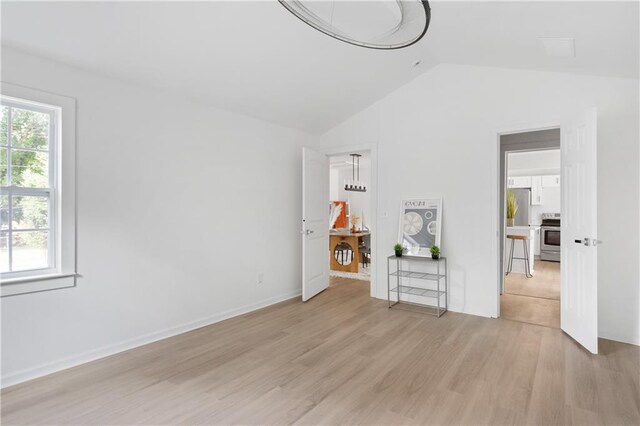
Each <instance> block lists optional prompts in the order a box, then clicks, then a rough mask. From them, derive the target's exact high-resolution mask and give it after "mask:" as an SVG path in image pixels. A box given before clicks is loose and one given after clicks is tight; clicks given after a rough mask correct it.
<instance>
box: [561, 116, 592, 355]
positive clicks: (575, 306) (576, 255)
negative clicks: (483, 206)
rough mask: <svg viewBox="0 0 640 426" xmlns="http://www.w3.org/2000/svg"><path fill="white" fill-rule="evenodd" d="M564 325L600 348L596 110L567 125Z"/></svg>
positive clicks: (564, 134) (573, 334)
mask: <svg viewBox="0 0 640 426" xmlns="http://www.w3.org/2000/svg"><path fill="white" fill-rule="evenodd" d="M561 149H562V175H561V179H560V183H561V187H562V215H561V218H562V219H561V238H562V240H561V246H560V251H561V273H562V284H561V289H560V290H561V291H560V299H561V308H560V310H561V317H560V318H561V328H562V330H564V331H565V332H566V333H567V334H569V335H570V336H571V337H573V338H574V339H575V340H576V341H578V343H580V344H581V345H583V346H584V347H585V348H587V349H588V350H589V351H591V352H592V353H598V278H597V277H598V248H597V243H596V242H597V231H598V229H597V164H596V158H597V157H596V150H597V114H596V110H595V108H594V109H592V110H589V111H588V112H587V113H585V114H583V116H581V117H579V118H576V119H575V120H573V121H572V122H568V123H566V124H564V125H563V126H562V143H561Z"/></svg>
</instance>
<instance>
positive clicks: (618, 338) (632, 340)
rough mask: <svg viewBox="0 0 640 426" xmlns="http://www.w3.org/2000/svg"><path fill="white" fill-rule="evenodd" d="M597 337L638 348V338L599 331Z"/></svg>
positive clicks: (639, 343)
mask: <svg viewBox="0 0 640 426" xmlns="http://www.w3.org/2000/svg"><path fill="white" fill-rule="evenodd" d="M598 337H600V338H601V339H607V340H614V341H616V342H621V343H628V344H630V345H636V346H640V336H635V337H634V336H629V335H625V334H624V333H620V332H619V331H613V332H611V331H606V330H600V332H599V333H598Z"/></svg>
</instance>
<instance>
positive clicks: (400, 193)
mask: <svg viewBox="0 0 640 426" xmlns="http://www.w3.org/2000/svg"><path fill="white" fill-rule="evenodd" d="M638 89H639V86H638V80H635V79H634V80H627V79H613V78H601V77H590V76H577V75H571V74H558V73H545V72H534V71H524V70H507V69H499V68H488V67H473V66H463V65H439V66H437V67H435V68H433V69H431V70H429V71H428V72H426V73H425V74H423V75H422V76H420V77H418V78H417V79H415V80H414V81H412V82H411V83H409V84H407V85H405V86H403V87H402V88H400V89H398V90H396V91H395V92H393V93H392V94H390V95H389V96H387V97H385V98H384V99H382V100H381V101H379V102H377V103H376V104H374V105H373V106H371V107H369V108H368V109H366V110H364V111H362V112H360V113H359V114H357V115H355V116H353V117H352V118H350V119H348V120H347V121H345V122H344V123H342V124H340V125H339V126H337V127H335V128H334V129H332V130H331V131H329V132H327V133H326V134H325V135H323V137H322V140H321V145H322V146H324V147H330V146H340V145H347V144H354V143H364V142H367V143H372V142H374V141H376V142H377V144H378V170H379V174H378V182H379V185H378V186H379V193H378V211H379V215H380V216H379V219H378V232H379V240H378V241H379V243H378V253H379V254H378V259H375V260H377V263H374V264H377V265H378V266H377V267H378V268H379V269H378V276H380V277H384V276H385V273H386V271H385V262H384V261H383V258H384V256H387V255H388V254H390V253H391V250H392V245H393V243H394V242H395V241H396V239H397V232H398V214H399V201H400V200H401V199H402V198H410V197H440V196H442V197H443V199H444V206H443V224H442V226H443V240H442V249H443V254H444V255H445V256H447V257H448V258H449V259H450V275H451V282H450V283H451V289H450V290H451V298H450V302H451V307H452V309H453V310H458V311H462V312H467V313H471V314H477V315H483V316H493V315H495V314H496V312H497V302H498V300H497V296H496V285H497V284H496V283H497V281H498V267H497V259H498V256H499V255H498V244H497V243H498V241H497V238H496V235H497V230H498V228H497V226H498V225H497V217H498V212H497V204H498V203H497V198H498V195H497V193H498V185H497V179H498V177H497V175H498V173H497V168H498V163H497V160H498V146H497V133H498V132H499V131H503V130H507V129H514V128H517V127H523V126H526V125H527V124H536V123H542V122H545V123H556V124H558V123H559V122H560V120H562V119H563V118H567V117H571V116H573V115H575V114H577V113H579V112H581V111H582V110H584V109H586V108H588V107H591V106H596V107H597V108H598V113H599V116H598V117H599V118H598V139H599V141H598V143H599V148H598V155H599V157H598V168H599V170H598V172H599V173H598V191H599V208H598V226H599V234H600V235H599V238H600V239H602V240H603V241H604V242H605V243H604V244H603V245H602V246H601V247H600V248H599V252H598V278H599V328H600V335H601V336H603V337H608V338H612V339H616V340H621V341H627V342H634V343H636V344H640V313H639V308H638V305H639V294H640V284H639V283H640V281H639V269H638V263H637V259H638V258H639V246H638V240H639V236H640V232H639V226H638V216H639V211H638V204H639V203H638V198H639V197H638V194H639V191H638V185H639V183H640V177H639V170H638V168H639V167H638V166H639V163H638V158H639V157H638V154H639V153H638V146H639V142H638V140H639V135H638V124H639V123H638V116H639V107H638ZM378 287H379V288H380V289H382V287H383V286H378ZM378 296H379V297H381V298H383V297H385V295H384V294H382V291H381V292H380V293H379V294H378Z"/></svg>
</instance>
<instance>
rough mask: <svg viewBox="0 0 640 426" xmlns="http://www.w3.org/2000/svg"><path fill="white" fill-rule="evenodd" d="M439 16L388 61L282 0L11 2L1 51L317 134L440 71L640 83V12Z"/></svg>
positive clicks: (532, 6)
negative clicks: (476, 68)
mask: <svg viewBox="0 0 640 426" xmlns="http://www.w3.org/2000/svg"><path fill="white" fill-rule="evenodd" d="M431 9H432V19H431V26H430V28H429V31H428V32H427V34H426V35H425V37H424V38H423V39H422V40H421V41H420V42H418V43H417V44H415V45H413V46H411V47H408V48H405V49H400V50H395V51H380V50H371V49H365V48H361V47H355V46H351V45H348V44H346V43H342V42H339V41H337V40H334V39H332V38H330V37H328V36H326V35H324V34H322V33H320V32H318V31H316V30H314V29H312V28H310V27H309V26H308V25H306V24H304V23H303V22H301V21H299V20H297V19H296V18H295V17H294V16H293V15H292V14H291V13H289V12H288V11H287V10H285V9H284V8H283V7H282V6H281V5H280V4H278V3H277V2H276V1H267V2H264V1H263V2H99V3H98V2H68V3H55V2H44V3H34V2H2V10H1V11H2V43H3V45H6V46H10V47H14V48H17V49H21V50H24V51H27V52H30V53H35V54H39V55H42V56H45V57H49V58H52V59H55V60H59V61H62V62H66V63H69V64H72V65H74V66H77V67H81V68H84V69H87V70H91V71H95V72H99V73H102V74H106V75H109V76H113V77H117V78H120V79H123V80H128V81H131V82H134V83H139V84H143V85H146V86H150V87H154V88H162V89H165V90H170V91H175V92H179V93H181V94H183V95H186V96H188V97H191V98H195V99H198V100H200V101H204V102H207V103H209V104H211V105H214V106H218V107H221V108H225V109H229V110H232V111H236V112H239V113H242V114H247V115H250V116H254V117H257V118H261V119H264V120H268V121H271V122H274V123H278V124H281V125H284V126H288V127H292V128H299V129H302V130H306V131H309V132H314V133H322V132H324V131H326V130H328V129H330V128H331V127H333V126H335V125H336V124H338V123H340V122H341V121H343V120H345V119H346V118H348V117H349V116H351V115H353V114H355V113H356V112H358V111H360V110H362V109H363V108H365V107H367V106H369V105H371V104H372V103H374V102H375V101H376V100H378V99H380V98H382V97H383V96H385V95H386V94H388V93H390V92H391V91H393V90H395V89H396V88H398V87H400V86H401V85H403V84H405V83H407V82H408V81H410V80H411V79H413V78H415V77H416V76H417V75H419V74H420V73H422V72H425V71H426V70H427V69H429V68H430V67H432V66H434V65H437V64H439V63H459V64H473V65H486V66H498V67H509V68H522V69H535V70H547V71H558V72H572V73H578V74H593V75H603V76H615V77H626V78H638V62H639V54H638V49H639V43H638V39H639V33H638V26H639V25H638V19H639V18H638V16H639V13H638V3H637V2H626V3H616V2H608V1H607V2H431ZM539 37H573V38H575V49H576V56H575V57H573V58H566V57H551V56H547V55H546V54H545V53H544V49H543V48H542V45H541V43H540V42H539V40H538V38H539ZM418 59H420V60H422V65H421V66H420V67H418V68H413V67H412V64H413V63H414V62H415V61H416V60H418Z"/></svg>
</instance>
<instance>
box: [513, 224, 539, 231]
mask: <svg viewBox="0 0 640 426" xmlns="http://www.w3.org/2000/svg"><path fill="white" fill-rule="evenodd" d="M507 229H513V230H514V231H526V230H535V229H540V225H529V226H507Z"/></svg>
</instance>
